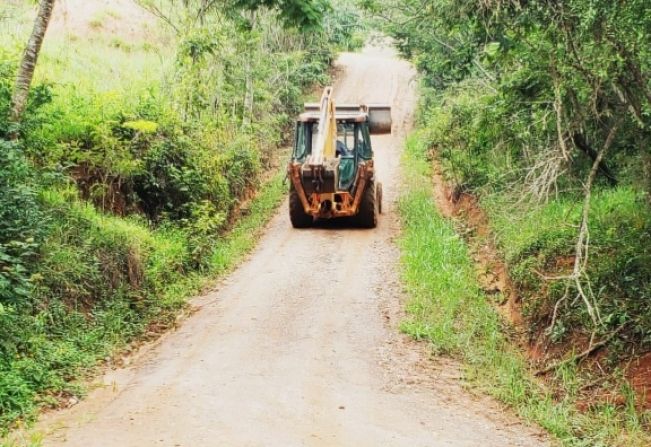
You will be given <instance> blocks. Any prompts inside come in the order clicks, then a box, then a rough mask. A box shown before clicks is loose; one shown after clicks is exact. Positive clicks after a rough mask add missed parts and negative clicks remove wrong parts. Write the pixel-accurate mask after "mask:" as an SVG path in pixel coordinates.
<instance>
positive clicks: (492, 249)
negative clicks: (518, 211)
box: [432, 158, 651, 409]
mask: <svg viewBox="0 0 651 447" xmlns="http://www.w3.org/2000/svg"><path fill="white" fill-rule="evenodd" d="M432 180H433V183H434V198H435V200H436V202H437V206H438V209H439V211H440V212H441V214H442V215H443V216H444V217H447V218H454V219H456V220H457V222H458V223H460V224H461V225H462V226H463V227H465V229H466V235H465V238H466V240H467V241H468V242H469V244H468V246H469V249H470V251H471V254H472V257H473V260H474V262H475V266H476V270H477V278H478V280H479V284H480V286H481V287H482V289H483V290H484V291H485V292H486V293H487V294H498V293H501V294H502V296H503V301H502V302H500V303H496V308H497V310H498V311H499V312H500V314H501V315H502V316H503V317H504V318H505V319H506V320H507V321H508V322H510V323H511V324H512V325H513V328H514V329H515V330H516V332H517V333H519V334H524V333H525V330H526V327H525V321H524V318H523V316H522V304H521V299H520V297H519V296H518V294H517V290H516V289H515V288H514V287H513V285H512V282H511V279H510V277H509V273H508V269H507V266H506V263H505V262H504V260H503V259H502V258H501V257H500V255H499V252H498V250H497V247H496V246H495V243H494V241H493V238H492V235H491V230H490V226H489V220H488V216H487V215H486V213H485V212H484V211H483V210H482V209H481V207H480V205H479V203H478V201H477V198H476V197H474V196H473V195H472V194H468V193H466V192H462V191H459V190H458V189H456V188H454V187H451V186H450V185H449V184H448V183H447V182H446V181H445V179H444V177H443V174H442V170H441V165H440V163H439V162H438V160H436V158H434V161H433V179H432ZM573 265H574V257H573V256H567V257H561V258H558V259H557V260H556V271H558V272H563V271H567V270H568V269H569V268H571V267H572V266H573ZM578 337H579V338H580V339H579V338H577V339H575V340H573V341H572V342H571V343H568V345H572V346H588V345H589V337H587V336H584V335H583V336H582V335H578ZM518 342H519V343H520V346H521V348H522V349H523V350H525V352H526V353H527V357H528V358H529V360H530V361H532V362H533V363H542V362H544V361H545V360H549V359H551V358H560V357H562V355H563V353H564V352H566V350H565V349H564V347H563V346H557V347H555V348H552V349H550V346H549V343H547V340H546V338H545V337H535V338H534V339H533V340H526V339H525V337H524V336H522V335H521V336H520V338H519V340H518ZM604 352H605V351H603V350H602V351H600V353H595V355H594V356H593V358H592V362H591V364H592V367H594V369H597V368H600V367H599V366H598V365H597V364H598V363H599V358H601V357H603V355H602V354H604ZM592 367H591V366H588V368H589V369H591V368H592ZM624 370H625V371H626V379H627V380H628V381H629V383H630V384H631V386H632V388H633V390H634V391H635V393H636V395H637V396H638V399H637V402H638V405H640V406H641V407H642V408H644V409H651V353H647V354H644V355H642V356H641V357H639V358H637V359H635V360H633V361H632V362H630V363H629V364H628V365H627V366H626V367H625V368H624ZM598 388H599V387H598V386H597V387H596V389H595V394H592V395H591V396H590V397H587V395H588V394H590V393H586V397H587V398H586V399H585V402H581V401H580V402H578V404H577V405H578V407H584V408H586V409H587V408H588V407H589V406H590V405H592V404H593V403H595V402H611V403H614V404H622V405H623V404H624V403H625V398H624V396H622V395H621V394H619V393H616V394H612V393H608V395H604V394H603V391H601V392H600V391H599V390H598Z"/></svg>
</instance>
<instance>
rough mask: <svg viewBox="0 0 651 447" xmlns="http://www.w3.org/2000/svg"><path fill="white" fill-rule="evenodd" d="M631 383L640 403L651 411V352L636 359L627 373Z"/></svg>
mask: <svg viewBox="0 0 651 447" xmlns="http://www.w3.org/2000/svg"><path fill="white" fill-rule="evenodd" d="M626 379H627V380H628V381H629V383H630V384H631V386H632V387H633V389H634V390H635V393H636V394H637V396H638V399H639V401H638V403H639V404H640V405H642V406H643V407H644V408H646V409H651V352H648V353H646V354H644V355H643V356H641V357H639V358H637V359H635V360H634V361H633V362H631V364H630V365H629V367H628V368H627V371H626Z"/></svg>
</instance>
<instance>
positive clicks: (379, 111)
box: [305, 103, 392, 135]
mask: <svg viewBox="0 0 651 447" xmlns="http://www.w3.org/2000/svg"><path fill="white" fill-rule="evenodd" d="M335 107H336V111H335V113H336V115H337V119H340V118H343V117H345V116H346V115H351V116H355V115H358V114H359V113H366V114H368V124H369V126H368V127H369V132H370V133H371V134H372V135H378V134H386V133H391V124H392V121H391V106H390V105H389V104H368V105H360V104H336V105H335ZM319 110H320V105H319V104H318V103H306V104H305V112H307V113H310V112H311V113H315V112H318V111H319Z"/></svg>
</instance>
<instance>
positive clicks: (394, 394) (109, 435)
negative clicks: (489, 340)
mask: <svg viewBox="0 0 651 447" xmlns="http://www.w3.org/2000/svg"><path fill="white" fill-rule="evenodd" d="M339 65H340V79H339V81H338V82H337V84H336V86H335V92H336V96H337V98H338V99H339V100H340V101H344V102H347V103H350V102H364V101H366V102H390V103H392V106H393V115H394V123H395V124H394V134H393V136H390V137H381V138H377V139H375V140H374V145H375V150H376V158H377V165H378V172H379V177H380V180H381V181H382V182H383V184H384V195H385V203H384V205H385V206H384V209H385V214H384V215H383V216H382V218H381V220H380V225H379V227H378V228H377V229H375V230H360V229H354V228H349V227H347V226H346V225H345V223H338V224H329V225H321V226H319V227H317V228H313V229H309V230H301V231H299V230H293V229H292V228H291V225H290V223H289V219H288V218H287V212H286V206H283V207H282V208H281V210H280V211H279V213H278V215H277V216H275V217H274V219H273V220H272V221H271V223H270V225H269V227H268V229H267V231H266V235H265V236H264V237H263V238H262V239H261V241H260V243H259V247H258V249H257V250H256V251H255V252H253V253H252V255H251V256H250V258H249V260H248V261H246V262H245V263H244V264H243V265H242V266H241V267H240V268H239V269H238V270H237V271H236V272H234V273H233V274H232V275H230V276H229V277H228V278H227V279H226V280H224V281H223V283H222V284H221V285H220V286H219V288H218V290H216V291H214V292H213V293H211V294H208V295H206V296H204V297H201V298H199V299H197V300H195V305H196V306H197V307H198V311H197V312H196V313H194V314H193V315H192V316H191V317H190V318H189V319H187V320H186V321H185V322H184V323H183V325H182V326H181V327H180V328H179V329H178V330H177V331H176V332H174V333H171V334H169V335H168V336H166V337H164V338H162V339H161V340H160V341H159V342H158V343H157V344H156V345H155V346H153V347H150V348H149V349H147V351H146V352H144V353H143V354H141V355H140V356H139V357H138V358H136V359H134V360H133V362H132V363H131V366H129V367H127V368H124V369H122V370H118V371H114V372H111V373H110V374H108V375H107V376H106V377H104V379H103V383H104V385H105V386H102V387H100V388H99V389H97V390H96V391H94V392H93V393H91V395H90V396H89V397H88V398H87V399H86V400H85V401H84V402H82V403H81V404H79V405H76V406H75V407H73V408H71V409H69V410H66V411H61V412H58V413H55V414H52V415H50V416H47V417H46V418H44V420H43V421H42V422H41V423H40V425H39V427H38V429H39V430H42V431H44V432H45V433H47V436H46V441H45V442H44V444H45V445H48V446H61V445H65V446H84V447H88V446H105V447H108V446H116V447H117V446H120V447H127V446H134V447H135V446H138V447H142V446H157V445H160V446H217V445H219V446H299V445H308V446H439V447H440V446H537V445H545V442H544V441H543V440H542V438H541V436H540V434H539V433H537V432H536V431H534V430H532V429H529V428H526V427H524V426H523V425H522V424H520V423H519V422H518V421H517V420H516V419H514V418H513V417H512V416H509V415H505V414H503V413H502V411H501V410H500V408H499V406H497V405H496V404H494V403H493V402H491V401H490V400H488V399H478V398H474V397H471V396H469V395H468V394H467V393H466V392H464V391H463V390H462V388H461V386H460V385H459V379H458V377H459V374H458V370H457V368H456V366H455V365H454V364H452V363H450V362H447V361H443V360H433V361H432V360H429V359H427V357H426V355H427V354H426V351H427V349H426V346H424V345H421V344H416V343H412V342H411V341H409V340H408V339H406V338H405V337H403V336H401V335H400V334H399V333H398V331H397V324H398V322H399V319H400V308H401V287H400V284H399V282H398V273H397V262H398V252H397V249H396V247H395V245H394V242H393V241H394V238H395V237H396V235H397V233H398V229H399V226H398V222H397V217H396V214H395V211H394V205H393V203H392V202H393V201H394V200H395V199H396V197H397V192H396V191H397V188H398V186H399V178H398V177H399V161H400V152H401V144H402V141H403V139H404V136H405V132H406V131H407V130H408V128H409V126H410V123H411V119H412V118H411V115H412V113H413V109H414V106H415V93H414V89H415V84H414V82H413V77H414V72H413V70H412V68H411V67H410V66H409V65H408V64H407V63H405V62H403V61H400V60H399V59H397V57H396V56H395V54H394V53H393V52H392V51H390V50H386V49H377V48H369V49H367V50H366V51H365V52H364V53H362V54H343V55H342V56H341V58H340V59H339Z"/></svg>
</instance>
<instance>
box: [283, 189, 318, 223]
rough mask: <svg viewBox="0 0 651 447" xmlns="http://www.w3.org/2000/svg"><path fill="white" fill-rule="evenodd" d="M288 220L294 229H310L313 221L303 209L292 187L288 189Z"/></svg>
mask: <svg viewBox="0 0 651 447" xmlns="http://www.w3.org/2000/svg"><path fill="white" fill-rule="evenodd" d="M289 220H290V221H291V222H292V226H293V227H294V228H308V227H311V226H312V222H313V220H314V219H312V216H310V215H309V214H307V213H306V212H305V209H303V203H302V202H301V198H300V196H299V195H298V192H296V188H294V185H291V186H290V187H289Z"/></svg>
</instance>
